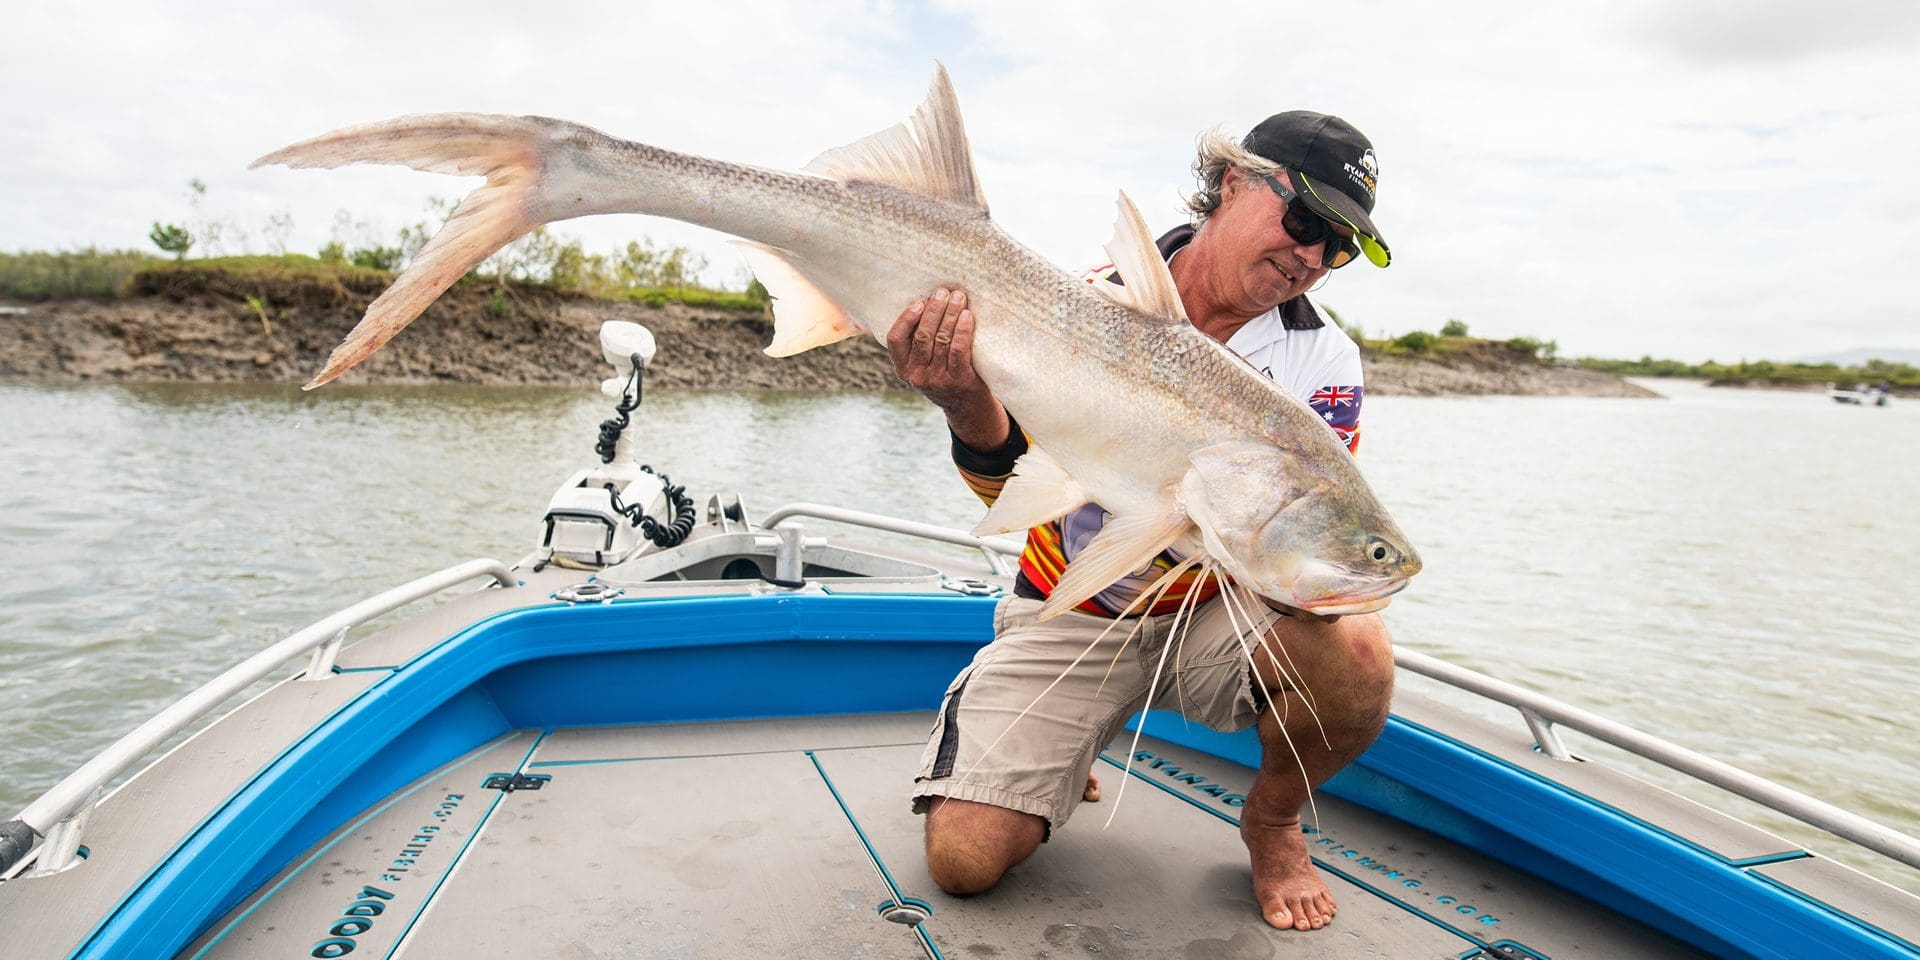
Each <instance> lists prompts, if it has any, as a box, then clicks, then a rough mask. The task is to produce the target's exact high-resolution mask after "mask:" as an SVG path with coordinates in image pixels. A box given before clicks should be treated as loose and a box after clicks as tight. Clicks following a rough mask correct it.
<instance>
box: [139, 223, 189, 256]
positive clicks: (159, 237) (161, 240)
mask: <svg viewBox="0 0 1920 960" xmlns="http://www.w3.org/2000/svg"><path fill="white" fill-rule="evenodd" d="M147 239H149V240H152V241H153V245H154V246H156V247H159V248H160V249H161V250H163V251H165V252H167V253H171V254H173V258H174V259H175V260H183V259H185V258H186V256H187V251H188V250H191V249H193V234H191V233H188V232H187V228H185V227H182V226H178V225H175V224H171V223H161V222H160V221H158V220H155V221H154V222H153V231H152V232H151V233H148V234H147Z"/></svg>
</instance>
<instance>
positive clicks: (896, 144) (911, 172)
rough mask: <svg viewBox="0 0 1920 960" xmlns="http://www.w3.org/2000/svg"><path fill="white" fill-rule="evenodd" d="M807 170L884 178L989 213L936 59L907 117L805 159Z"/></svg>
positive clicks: (964, 132) (943, 69) (955, 105)
mask: <svg viewBox="0 0 1920 960" xmlns="http://www.w3.org/2000/svg"><path fill="white" fill-rule="evenodd" d="M804 169H805V170H806V172H808V173H812V174H818V175H819V176H823V177H831V178H833V179H835V180H840V181H849V182H850V181H854V180H866V181H869V182H873V183H885V184H890V185H892V186H896V187H900V188H902V189H906V190H912V191H914V192H916V193H924V194H927V195H929V196H934V197H939V198H940V199H942V200H949V201H952V202H954V203H958V204H961V205H963V206H966V207H971V208H973V209H975V210H978V211H979V212H980V215H981V216H986V213H987V198H986V195H985V194H983V193H981V192H980V181H979V179H977V178H976V177H975V176H974V173H973V153H972V152H971V151H970V150H969V149H968V148H967V130H966V128H965V127H964V126H962V125H961V123H960V101H958V100H956V99H954V96H953V84H952V83H951V82H950V81H949V80H948V79H947V68H946V67H944V66H941V65H940V63H939V61H935V62H934V64H933V86H932V87H931V88H929V89H928V90H927V99H926V101H925V102H923V103H921V104H920V109H918V110H915V111H914V112H913V116H912V117H909V118H908V119H907V121H906V122H905V123H896V124H894V125H893V126H891V127H888V128H887V129H885V130H882V131H880V132H879V133H876V134H874V135H873V136H870V137H867V138H865V139H863V140H855V141H854V142H852V143H849V144H847V145H846V146H844V147H836V148H834V149H832V150H828V151H827V152H826V153H823V154H821V155H819V156H817V157H815V158H813V162H812V163H809V164H807V165H806V167H805V168H804Z"/></svg>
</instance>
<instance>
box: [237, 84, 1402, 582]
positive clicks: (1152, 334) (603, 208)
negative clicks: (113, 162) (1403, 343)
mask: <svg viewBox="0 0 1920 960" xmlns="http://www.w3.org/2000/svg"><path fill="white" fill-rule="evenodd" d="M352 163H386V164H402V165H405V166H410V167H414V168H416V169H419V170H430V171H433V172H436V173H450V174H460V175H468V176H484V177H486V183H485V184H484V185H482V186H480V187H479V188H478V189H476V190H474V191H473V192H472V193H471V194H468V195H467V197H466V198H465V199H464V200H462V201H461V203H460V205H459V206H458V207H457V208H456V209H455V210H454V211H453V214H452V215H451V217H449V218H448V220H447V223H446V226H445V227H443V228H442V229H441V230H440V232H439V233H438V234H437V235H435V236H434V238H433V239H432V241H430V242H429V243H428V244H427V245H426V246H425V247H424V248H423V249H421V251H420V253H419V254H418V255H417V256H416V257H414V259H413V262H412V263H411V264H410V265H409V266H408V267H407V269H406V271H405V272H403V273H402V274H401V275H400V277H399V279H397V280H395V281H394V283H393V286H392V287H390V288H388V289H387V291H386V292H385V293H383V294H381V295H380V297H379V298H378V299H376V300H375V301H374V302H373V303H372V305H371V306H369V307H368V308H367V314H366V317H365V318H364V319H362V320H361V321H360V323H359V325H358V326H356V327H354V328H353V331H352V332H351V333H349V334H348V335H347V338H346V340H345V341H343V342H342V343H341V344H340V346H339V348H338V349H336V350H335V351H334V352H333V355H332V356H331V357H330V358H329V359H328V360H327V365H326V368H325V369H323V370H321V371H320V373H319V375H318V376H316V377H314V379H313V381H312V382H311V383H309V384H307V386H308V387H309V388H312V387H317V386H319V385H321V384H324V383H326V382H328V381H330V380H332V379H334V378H335V377H338V376H340V375H341V374H342V373H345V372H346V371H347V370H349V369H351V368H352V367H353V366H354V365H355V364H357V363H359V362H360V361H362V360H365V359H366V358H367V357H368V356H369V355H370V354H372V353H373V352H374V351H375V350H378V349H379V348H380V346H381V345H382V344H384V343H386V342H387V341H388V340H389V339H391V338H392V337H393V335H394V334H396V333H398V332H400V329H401V328H402V327H404V326H406V325H407V323H408V322H409V321H411V320H412V319H413V318H414V317H416V316H419V315H420V312H421V311H422V310H425V309H426V307H427V305H428V304H429V303H431V302H432V301H433V300H434V298H436V297H438V296H439V295H440V293H441V292H442V291H444V290H446V289H447V287H448V286H450V285H452V284H453V282H454V281H455V280H457V279H459V278H460V277H461V276H462V275H464V274H465V273H466V272H467V271H468V270H470V269H472V268H473V267H474V266H475V265H476V264H478V263H480V261H482V260H484V259H486V258H487V257H488V256H490V255H492V254H493V253H494V251H496V250H499V249H500V248H501V247H503V246H505V245H506V244H507V243H509V242H511V241H512V240H513V239H514V238H516V237H519V236H521V235H523V234H526V233H528V232H530V231H532V230H533V229H534V228H536V227H538V226H540V225H542V224H546V223H552V222H554V221H558V220H567V219H571V218H574V217H585V216H591V215H594V214H605V213H641V214H651V215H654V216H663V217H672V218H674V219H676V220H684V221H686V222H688V223H694V224H699V225H701V226H705V227H711V228H713V229H716V230H720V231H722V232H725V233H728V234H732V235H733V236H735V237H739V238H741V240H740V241H738V242H739V243H740V245H741V248H742V250H743V251H744V252H745V254H746V257H747V260H748V262H749V264H750V266H751V267H752V268H753V271H754V273H755V275H756V276H758V277H759V279H760V282H761V283H762V284H764V285H765V286H766V288H767V290H768V292H769V293H771V294H772V295H773V297H774V318H775V329H774V335H773V343H772V345H771V346H769V347H767V352H768V353H769V354H772V355H774V356H788V355H792V354H796V353H800V352H802V351H805V350H809V349H812V348H813V347H817V346H821V345H822V344H828V343H834V342H836V341H839V340H842V339H845V338H847V337H851V336H855V335H858V334H861V333H865V334H868V335H870V336H873V337H875V338H876V339H879V340H882V341H884V340H885V339H886V335H887V331H888V329H889V328H890V327H891V326H892V323H893V320H894V318H895V317H896V316H898V315H899V312H900V308H901V307H902V305H904V304H907V303H909V302H911V301H913V300H914V299H916V298H918V297H921V296H924V295H925V293H926V291H928V290H930V289H933V288H935V287H939V286H961V287H964V288H965V289H966V291H967V295H968V299H969V304H970V306H971V307H972V309H973V312H974V316H975V323H976V330H975V334H974V363H975V366H976V368H977V369H978V371H979V374H980V378H981V379H982V380H983V381H984V382H985V383H986V384H987V385H988V386H989V387H991V388H992V389H993V392H994V394H995V395H996V396H998V397H999V398H1000V400H1001V402H1002V403H1004V404H1005V405H1006V407H1007V409H1008V410H1009V411H1010V412H1011V413H1012V414H1013V416H1014V417H1015V418H1016V419H1017V420H1018V421H1019V422H1020V424H1021V426H1022V427H1023V428H1025V430H1026V432H1027V434H1028V436H1029V437H1030V438H1031V440H1032V441H1033V443H1032V449H1030V450H1029V452H1028V453H1027V454H1026V455H1025V456H1024V457H1022V458H1021V459H1020V461H1019V464H1018V466H1017V468H1016V470H1015V475H1014V477H1013V479H1012V480H1010V481H1009V482H1008V483H1007V485H1006V488H1005V489H1004V490H1003V491H1002V493H1001V494H1000V497H999V499H998V500H997V501H996V502H995V503H994V505H993V507H992V508H991V509H990V510H989V511H988V513H987V516H986V519H985V520H984V521H982V523H981V525H980V527H979V528H978V529H977V531H976V532H978V533H983V534H984V533H1003V532H1009V531H1017V530H1024V529H1026V528H1028V527H1031V526H1033V525H1035V524H1038V523H1043V522H1046V521H1048V520H1052V519H1055V518H1057V517H1060V516H1062V515H1064V514H1066V513H1067V512H1068V511H1070V510H1073V509H1075V508H1077V507H1079V506H1081V505H1083V504H1086V503H1099V504H1101V505H1102V506H1103V507H1104V508H1105V509H1106V510H1107V511H1108V512H1109V513H1110V514H1111V515H1112V520H1111V521H1110V522H1108V523H1107V524H1106V526H1105V527H1104V528H1103V530H1102V531H1101V533H1100V535H1099V536H1098V537H1097V538H1095V540H1094V541H1093V542H1092V543H1091V544H1089V545H1088V547H1087V549H1086V550H1084V551H1083V552H1082V553H1080V554H1079V555H1078V556H1077V557H1075V559H1074V560H1073V562H1072V563H1071V564H1070V565H1069V566H1068V569H1067V570H1066V572H1065V573H1064V575H1063V576H1062V577H1061V578H1060V580H1059V582H1058V584H1057V585H1056V586H1055V588H1054V590H1053V593H1052V596H1051V597H1050V598H1049V600H1048V601H1047V604H1046V609H1045V614H1044V615H1046V616H1053V615H1056V614H1058V613H1060V612H1063V611H1066V610H1069V609H1071V608H1073V607H1074V606H1075V605H1077V604H1079V603H1080V602H1081V601H1083V600H1085V599H1086V598H1088V597H1090V596H1092V595H1094V594H1095V593H1098V592H1099V591H1101V590H1103V589H1105V588H1106V587H1107V586H1109V585H1111V584H1112V583H1113V582H1114V581H1116V580H1118V579H1120V577H1121V576H1123V575H1124V574H1126V573H1128V572H1129V571H1132V570H1135V569H1138V568H1139V567H1141V566H1142V565H1143V564H1145V563H1146V562H1147V561H1148V560H1149V559H1151V558H1152V557H1154V556H1156V555H1158V554H1159V553H1160V552H1161V551H1163V550H1166V549H1169V548H1173V549H1177V550H1180V551H1181V552H1183V553H1185V554H1186V555H1187V556H1188V557H1190V558H1200V561H1201V562H1202V563H1204V565H1205V567H1206V568H1207V569H1212V570H1216V571H1218V572H1222V573H1225V574H1228V575H1230V576H1232V577H1233V578H1235V579H1236V580H1237V581H1238V582H1239V584H1240V585H1242V586H1244V587H1247V588H1249V589H1251V590H1252V591H1254V592H1255V593H1258V594H1260V595H1261V596H1265V597H1269V598H1272V599H1274V600H1277V601H1280V602H1282V603H1286V604H1291V605H1293V606H1295V607H1299V608H1302V609H1305V610H1309V611H1312V612H1314V613H1319V614H1355V613H1365V612H1369V611H1373V610H1377V609H1379V608H1381V607H1383V606H1385V605H1386V604H1387V602H1388V599H1389V597H1391V595H1392V594H1393V593H1395V592H1396V591H1398V590H1400V589H1401V588H1402V587H1404V586H1405V585H1406V583H1407V580H1408V578H1409V577H1412V576H1413V575H1414V574H1415V573H1417V572H1418V571H1419V569H1420V560H1419V558H1418V557H1417V556H1416V555H1415V553H1414V551H1413V549H1412V547H1411V546H1409V545H1408V544H1407V542H1406V538H1405V537H1404V536H1402V534H1401V533H1400V530H1399V529H1398V528H1397V527H1396V526H1395V525H1394V523H1393V521H1392V520H1391V519H1390V518H1389V517H1388V516H1387V513H1386V511H1385V510H1384V509H1382V507H1381V506H1380V503H1379V501H1378V500H1376V499H1375V497H1374V495H1373V493H1372V491H1371V490H1370V489H1369V488H1368V486H1367V483H1366V481H1365V480H1364V479H1362V478H1361V476H1360V472H1359V471H1358V469H1356V467H1355V465H1354V461H1353V458H1352V456H1351V455H1350V454H1349V453H1348V452H1347V450H1346V449H1345V448H1344V447H1342V446H1341V445H1340V443H1339V442H1338V440H1337V439H1336V438H1335V437H1334V434H1333V431H1331V430H1329V429H1327V427H1326V425H1325V424H1324V423H1323V422H1321V420H1320V418H1319V417H1318V416H1316V415H1315V414H1314V413H1313V412H1312V411H1311V410H1310V409H1309V408H1308V407H1307V405H1306V404H1305V403H1303V402H1301V401H1300V400H1298V399H1295V398H1294V397H1292V396H1291V395H1289V394H1287V393H1286V392H1285V391H1284V390H1282V389H1281V388H1280V387H1278V386H1277V385H1275V384H1274V383H1273V382H1272V381H1271V380H1268V379H1267V378H1266V377H1264V376H1261V375H1260V373H1259V372H1258V371H1256V370H1254V369H1253V368H1252V367H1251V366H1250V365H1248V364H1247V363H1246V362H1245V361H1244V360H1242V359H1241V358H1240V357H1239V356H1237V355H1235V354H1234V353H1233V352H1232V351H1230V350H1228V349H1227V348H1226V347H1225V346H1223V345H1222V344H1220V343H1217V342H1215V341H1214V340H1212V339H1211V338H1209V337H1207V336H1205V335H1204V334H1202V333H1201V332H1200V331H1199V330H1197V329H1195V328H1194V326H1193V325H1192V324H1191V323H1189V322H1188V320H1187V317H1186V312H1185V310H1184V308H1183V307H1182V305H1181V301H1180V296H1179V293H1178V292H1177V291H1176V290H1175V289H1174V284H1173V277H1172V275H1171V274H1170V273H1168V271H1167V266H1166V264H1165V262H1164V261H1163V260H1162V259H1161V257H1160V255H1159V253H1158V251H1156V250H1155V248H1154V244H1153V238H1152V237H1151V236H1150V235H1149V234H1148V232H1147V228H1146V223H1145V222H1144V221H1143V220H1142V219H1141V217H1140V213H1139V211H1138V210H1136V209H1135V208H1134V206H1133V203H1132V202H1131V201H1129V200H1128V199H1127V197H1126V195H1125V194H1122V195H1121V196H1120V198H1119V207H1120V215H1119V221H1118V224H1117V226H1116V228H1115V230H1114V235H1113V239H1112V240H1111V241H1110V242H1109V243H1108V244H1107V252H1108V254H1109V255H1110V256H1111V257H1112V258H1113V262H1114V264H1115V265H1116V266H1117V267H1118V269H1119V272H1120V274H1121V276H1123V277H1125V278H1126V284H1125V286H1120V285H1117V284H1111V283H1095V284H1088V283H1086V282H1084V281H1082V280H1081V279H1079V278H1078V277H1075V276H1073V275H1071V274H1069V273H1067V272H1066V271H1063V270H1061V269H1060V268H1058V267H1056V266H1054V265H1053V264H1052V263H1050V262H1048V261H1047V260H1046V259H1045V258H1043V257H1041V256H1040V255H1038V254H1036V253H1034V252H1033V251H1032V250H1029V249H1027V248H1026V247H1024V246H1022V245H1020V244H1019V243H1018V242H1016V241H1015V240H1014V239H1013V238H1011V237H1009V236H1008V235H1007V234H1006V233H1004V232H1002V231H1001V230H1000V228H999V227H998V226H997V225H995V224H994V222H993V220H992V219H990V218H989V217H988V216H987V202H986V198H985V196H984V195H983V194H982V192H981V190H980V183H979V180H978V179H977V178H976V177H975V174H974V167H973V158H972V155H971V152H970V151H969V149H968V147H967V136H966V132H965V130H964V129H963V128H962V126H961V122H960V110H959V105H958V102H957V101H956V100H955V99H954V94H953V88H952V86H951V84H950V83H949V82H948V80H947V74H946V71H945V69H944V68H936V70H935V73H934V78H933V85H932V89H931V91H930V92H929V93H928V96H927V99H926V101H925V102H924V103H922V104H921V105H920V108H919V110H918V111H916V112H915V113H914V115H913V117H912V118H910V119H909V120H908V121H906V122H905V123H902V124H898V125H895V126H893V127H891V128H888V129H886V130H883V131H881V132H880V133H877V134H875V135H873V136H870V137H867V138H866V139H863V140H860V141H857V142H855V143H852V144H849V145H847V146H844V147H840V148H838V149H835V150H829V151H827V152H826V153H824V154H821V155H820V156H819V157H818V158H817V159H815V160H814V161H813V162H812V163H810V164H808V165H807V167H806V168H805V170H804V172H801V173H787V172H781V171H776V170H767V169H762V168H758V167H750V166H743V165H740V164H733V163H725V162H722V161H718V160H709V159H705V158H702V157H695V156H689V155H686V154H681V153H674V152H671V151H668V150H662V149H660V148H658V147H651V146H647V145H645V144H640V143H633V142H630V141H626V140H619V139H615V138H613V137H610V136H607V135H606V134H603V133H601V132H599V131H597V130H593V129H590V128H588V127H584V126H581V125H579V124H575V123H569V122H566V121H563V120H552V119H547V118H544V117H507V116H490V115H482V114H463V113H454V114H430V115H420V116H410V117H401V118H399V119H395V120H389V121H386V122H383V123H374V124H367V125H364V126H356V127H348V128H345V129H342V130H338V131H335V132H333V133H329V134H326V135H325V136H321V137H316V138H314V139H312V140H307V141H305V142H302V143H297V144H294V145H293V146H290V147H287V148H285V149H282V150H277V151H275V152H273V153H270V154H268V155H266V156H264V157H261V158H260V159H259V160H256V161H254V164H253V165H254V166H256V167H257V166H261V165H264V164H285V165H287V166H289V167H338V166H343V165H346V164H352Z"/></svg>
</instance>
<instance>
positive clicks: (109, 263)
mask: <svg viewBox="0 0 1920 960" xmlns="http://www.w3.org/2000/svg"><path fill="white" fill-rule="evenodd" d="M164 262H166V261H163V260H161V259H160V258H159V257H156V256H152V255H150V254H145V253H141V252H139V251H137V250H101V249H98V248H96V247H87V248H86V249H84V250H62V251H57V252H49V251H26V252H21V253H0V298H6V299H10V300H71V299H76V298H82V297H85V298H97V299H105V298H111V297H117V296H120V295H121V291H122V289H123V288H124V287H125V286H126V284H127V281H129V280H131V279H132V278H133V275H134V274H135V273H138V272H139V271H141V270H143V269H146V268H147V267H150V266H153V265H154V264H158V263H164Z"/></svg>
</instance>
